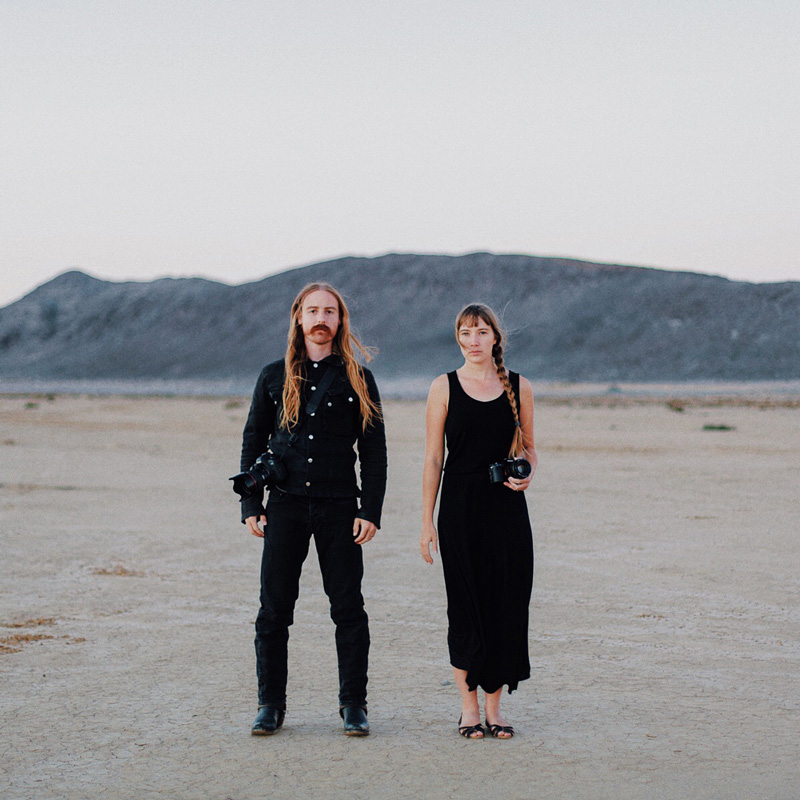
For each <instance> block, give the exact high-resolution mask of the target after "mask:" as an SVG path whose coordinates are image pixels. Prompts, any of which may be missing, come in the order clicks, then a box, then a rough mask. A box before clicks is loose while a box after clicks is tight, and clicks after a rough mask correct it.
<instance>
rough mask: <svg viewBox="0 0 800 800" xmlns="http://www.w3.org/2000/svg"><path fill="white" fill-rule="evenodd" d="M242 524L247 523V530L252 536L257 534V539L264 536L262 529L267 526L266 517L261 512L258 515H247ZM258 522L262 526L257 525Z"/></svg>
mask: <svg viewBox="0 0 800 800" xmlns="http://www.w3.org/2000/svg"><path fill="white" fill-rule="evenodd" d="M244 524H245V525H247V530H249V531H250V533H252V534H253V536H258V538H259V539H263V538H264V529H265V528H266V527H267V518H266V516H264V514H262V515H261V516H260V517H248V518H247V519H246V520H245V521H244ZM259 524H260V525H261V526H262V527H260V528H259V527H258V526H259Z"/></svg>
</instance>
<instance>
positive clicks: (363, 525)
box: [262, 517, 378, 544]
mask: <svg viewBox="0 0 800 800" xmlns="http://www.w3.org/2000/svg"><path fill="white" fill-rule="evenodd" d="M377 532H378V526H377V525H376V524H375V523H374V522H370V521H369V520H366V519H361V518H360V517H356V519H355V522H354V523H353V536H354V537H355V538H354V540H353V541H354V542H355V543H356V544H366V543H367V542H368V541H370V540H371V539H372V537H373V536H374V535H375V534H376V533H377ZM262 535H263V534H262Z"/></svg>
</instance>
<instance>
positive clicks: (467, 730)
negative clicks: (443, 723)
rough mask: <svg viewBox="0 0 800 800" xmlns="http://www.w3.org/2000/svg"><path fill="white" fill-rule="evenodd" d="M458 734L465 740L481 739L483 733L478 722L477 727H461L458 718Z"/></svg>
mask: <svg viewBox="0 0 800 800" xmlns="http://www.w3.org/2000/svg"><path fill="white" fill-rule="evenodd" d="M462 716H463V715H462ZM458 732H459V733H460V734H461V735H462V736H463V737H464V738H465V739H483V735H484V733H485V731H484V730H483V725H481V724H480V722H479V723H478V724H477V725H462V724H461V717H459V718H458ZM478 734H480V736H478Z"/></svg>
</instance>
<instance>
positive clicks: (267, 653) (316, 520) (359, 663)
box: [255, 490, 369, 708]
mask: <svg viewBox="0 0 800 800" xmlns="http://www.w3.org/2000/svg"><path fill="white" fill-rule="evenodd" d="M357 508H358V506H357V503H356V499H355V498H347V499H341V498H318V497H316V498H314V497H312V498H308V497H299V496H298V495H292V494H286V493H284V492H280V491H277V490H272V491H271V492H270V496H269V502H268V503H267V527H266V531H265V532H264V552H263V556H262V559H261V608H260V609H259V612H258V618H257V619H256V638H255V645H256V672H257V674H258V702H259V705H270V706H276V707H278V708H286V677H287V644H288V641H289V626H290V625H291V624H292V622H293V620H294V605H295V602H296V601H297V595H298V592H299V589H300V571H301V569H302V567H303V561H305V558H306V556H307V555H308V544H309V540H310V538H311V537H312V536H313V537H314V543H315V545H316V547H317V555H318V557H319V566H320V571H321V573H322V584H323V587H324V589H325V593H326V594H327V595H328V600H329V601H330V604H331V619H332V620H333V622H334V624H335V625H336V653H337V656H338V660H339V704H340V705H343V706H349V705H366V701H367V659H368V654H369V623H368V619H367V612H366V611H365V610H364V598H363V597H362V595H361V578H362V576H363V575H364V562H363V558H362V552H361V546H360V545H357V544H355V543H354V541H353V520H354V519H355V518H356V515H357V513H358V512H357Z"/></svg>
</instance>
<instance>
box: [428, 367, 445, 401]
mask: <svg viewBox="0 0 800 800" xmlns="http://www.w3.org/2000/svg"><path fill="white" fill-rule="evenodd" d="M449 395H450V381H449V380H448V378H447V375H446V374H445V375H440V376H439V377H438V378H434V379H433V383H431V388H430V389H429V390H428V400H443V401H444V402H447V398H448V397H449Z"/></svg>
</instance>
